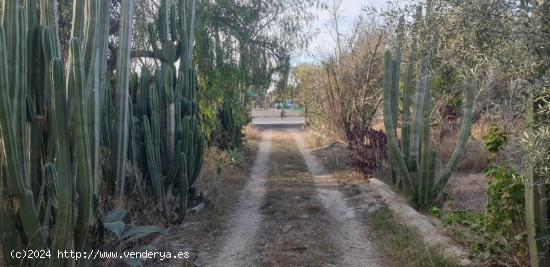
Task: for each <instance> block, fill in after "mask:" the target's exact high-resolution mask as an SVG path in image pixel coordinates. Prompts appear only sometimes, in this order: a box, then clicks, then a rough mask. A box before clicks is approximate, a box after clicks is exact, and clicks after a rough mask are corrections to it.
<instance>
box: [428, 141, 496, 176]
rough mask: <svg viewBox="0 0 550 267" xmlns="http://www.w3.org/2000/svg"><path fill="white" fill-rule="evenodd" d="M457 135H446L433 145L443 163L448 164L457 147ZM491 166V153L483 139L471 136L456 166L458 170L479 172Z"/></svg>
mask: <svg viewBox="0 0 550 267" xmlns="http://www.w3.org/2000/svg"><path fill="white" fill-rule="evenodd" d="M456 142H457V136H456V135H451V136H446V137H444V138H443V139H441V140H439V141H437V142H434V144H433V147H434V149H435V150H436V151H437V153H438V155H439V160H440V162H441V164H446V163H447V162H448V161H449V159H450V158H451V155H452V153H453V151H454V149H455V147H456ZM488 166H489V153H488V152H487V151H486V150H485V148H484V147H483V141H481V140H480V139H477V138H475V137H471V138H470V140H469V141H468V143H467V144H466V148H465V149H464V153H463V154H462V157H461V158H460V160H459V162H458V166H457V167H456V171H457V172H466V173H478V172H482V171H483V170H484V169H485V168H487V167H488Z"/></svg>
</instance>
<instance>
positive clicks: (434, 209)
mask: <svg viewBox="0 0 550 267" xmlns="http://www.w3.org/2000/svg"><path fill="white" fill-rule="evenodd" d="M430 213H431V214H432V216H434V217H437V218H441V209H440V208H438V207H436V206H433V207H432V208H431V209H430Z"/></svg>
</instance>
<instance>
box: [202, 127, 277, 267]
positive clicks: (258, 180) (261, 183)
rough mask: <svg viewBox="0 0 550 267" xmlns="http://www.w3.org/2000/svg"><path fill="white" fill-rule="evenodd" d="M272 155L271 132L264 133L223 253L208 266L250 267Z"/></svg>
mask: <svg viewBox="0 0 550 267" xmlns="http://www.w3.org/2000/svg"><path fill="white" fill-rule="evenodd" d="M270 151H271V131H265V132H264V133H263V135H262V141H261V142H260V149H259V151H258V154H257V155H256V160H255V162H254V166H253V167H252V170H251V172H250V179H249V181H248V183H247V184H246V186H245V188H244V190H243V191H242V192H241V196H240V199H239V206H238V208H237V211H236V212H235V213H234V214H233V215H232V217H231V220H230V222H231V223H230V225H229V226H228V227H227V228H226V229H227V230H226V232H227V234H226V236H225V238H224V240H223V241H222V242H223V243H222V249H221V251H220V252H219V254H218V256H217V258H216V259H215V260H214V262H213V263H212V265H211V266H250V262H249V258H251V257H252V256H253V255H251V254H252V252H253V250H252V246H253V245H254V243H255V238H256V232H257V229H258V227H259V225H260V222H261V219H262V218H261V215H260V213H259V208H260V206H261V205H262V201H263V198H264V195H265V177H266V175H267V173H268V168H267V163H268V161H269V154H270Z"/></svg>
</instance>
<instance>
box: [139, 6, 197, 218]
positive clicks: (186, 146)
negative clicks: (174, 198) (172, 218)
mask: <svg viewBox="0 0 550 267" xmlns="http://www.w3.org/2000/svg"><path fill="white" fill-rule="evenodd" d="M188 14H190V17H189V16H188ZM194 14H195V1H194V0H193V1H183V0H180V1H178V2H177V4H175V5H172V6H170V7H169V6H168V4H167V1H165V0H163V1H161V2H160V8H159V14H158V18H157V20H156V22H155V23H154V24H150V25H149V34H150V45H151V46H152V48H153V51H152V52H151V55H152V57H153V58H155V59H157V60H159V61H160V62H161V68H160V70H158V71H157V72H156V73H155V79H154V80H155V83H154V86H150V81H149V71H148V70H147V69H146V68H144V69H142V70H141V79H140V81H139V84H138V85H136V87H137V88H135V90H133V93H134V99H135V104H134V106H133V111H134V116H135V119H136V121H137V120H139V119H141V121H140V122H139V124H141V127H142V129H143V138H144V140H143V143H144V147H145V151H146V156H147V170H148V173H149V176H150V178H151V184H152V187H153V191H154V193H155V197H156V200H157V203H158V204H160V206H161V207H162V208H163V210H164V212H165V215H166V216H168V210H167V209H168V205H167V203H166V201H167V196H166V193H167V192H172V191H173V190H172V189H176V188H177V189H178V190H177V192H179V194H178V195H179V197H180V199H181V205H180V207H179V208H180V213H181V214H182V215H185V211H186V207H187V194H188V192H189V191H192V189H191V188H192V186H193V184H194V183H195V181H196V179H197V177H198V175H199V172H200V169H201V167H202V155H203V149H204V139H203V136H202V133H201V130H200V127H199V125H198V118H197V116H198V105H197V100H196V90H197V83H196V79H197V78H196V75H195V71H194V69H193V67H192V52H193V28H194V16H195V15H194ZM159 43H160V47H158V44H159ZM176 62H178V63H179V69H177V65H176V64H175V63H176ZM135 127H136V128H138V126H137V125H136V126H135ZM136 143H137V142H136ZM138 150H139V149H136V151H138ZM174 191H176V190H174Z"/></svg>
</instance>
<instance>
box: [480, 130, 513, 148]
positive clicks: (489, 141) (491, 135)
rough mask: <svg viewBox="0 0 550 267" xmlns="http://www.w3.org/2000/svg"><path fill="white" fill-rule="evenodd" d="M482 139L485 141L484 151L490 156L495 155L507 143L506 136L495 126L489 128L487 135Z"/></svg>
mask: <svg viewBox="0 0 550 267" xmlns="http://www.w3.org/2000/svg"><path fill="white" fill-rule="evenodd" d="M482 139H483V141H485V149H487V151H489V152H491V154H496V153H497V152H498V151H499V150H500V149H502V147H503V146H504V145H506V143H507V142H508V136H507V135H506V133H505V132H504V131H502V130H500V129H499V128H498V126H497V125H496V124H491V126H489V129H488V131H487V134H486V135H484V136H483V137H482Z"/></svg>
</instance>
